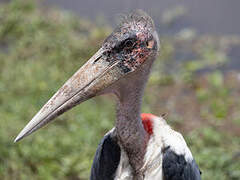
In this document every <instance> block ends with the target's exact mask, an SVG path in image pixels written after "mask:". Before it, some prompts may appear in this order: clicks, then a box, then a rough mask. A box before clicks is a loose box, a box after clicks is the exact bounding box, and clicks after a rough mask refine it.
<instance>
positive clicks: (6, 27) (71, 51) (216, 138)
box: [0, 1, 240, 180]
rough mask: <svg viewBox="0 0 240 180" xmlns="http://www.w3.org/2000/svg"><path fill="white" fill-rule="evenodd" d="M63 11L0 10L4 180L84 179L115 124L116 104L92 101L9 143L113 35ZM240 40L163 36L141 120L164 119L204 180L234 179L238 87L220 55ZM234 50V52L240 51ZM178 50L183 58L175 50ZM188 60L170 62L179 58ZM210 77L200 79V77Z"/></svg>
mask: <svg viewBox="0 0 240 180" xmlns="http://www.w3.org/2000/svg"><path fill="white" fill-rule="evenodd" d="M96 24H97V23H91V22H88V21H86V20H84V19H81V18H79V17H76V16H74V15H71V14H69V13H67V12H62V11H58V10H52V9H50V10H49V9H48V10H45V9H40V8H39V7H38V8H36V6H35V4H34V3H33V2H29V1H13V2H11V3H10V4H7V5H1V7H0V179H1V180H10V179H13V180H14V179H39V180H41V179H42V180H46V179H88V177H89V172H90V167H91V163H92V159H93V157H94V153H95V150H96V147H97V144H98V143H99V141H100V139H101V138H102V137H103V135H104V134H105V133H106V132H107V131H108V130H110V129H111V128H112V127H113V125H114V117H115V109H114V104H113V103H114V101H113V99H112V98H109V97H108V96H105V97H97V98H94V99H92V100H89V101H87V102H85V103H83V104H81V105H80V106H78V107H76V108H74V109H73V110H71V111H70V112H68V113H66V114H64V115H62V116H61V117H59V118H58V119H57V120H56V121H55V122H54V123H52V124H50V125H49V126H48V127H47V128H44V129H42V130H41V131H39V132H37V133H36V134H34V135H32V136H31V137H28V138H26V139H24V140H23V141H22V142H20V143H17V144H14V143H13V140H14V137H15V136H16V135H17V134H18V133H19V131H20V130H21V128H23V126H24V125H26V123H27V122H28V121H29V120H30V119H31V118H32V117H33V115H34V114H35V113H36V112H37V111H38V110H39V109H40V108H41V106H42V105H43V104H44V103H45V102H46V101H47V100H48V99H49V98H50V97H51V96H52V95H53V94H54V92H55V91H56V90H57V89H58V88H59V87H60V86H61V85H62V84H63V83H64V82H65V81H66V80H67V79H68V78H69V77H70V76H71V75H72V74H73V73H74V72H75V71H76V70H77V69H78V68H79V67H80V66H81V65H82V64H83V63H84V62H85V61H86V60H87V59H88V58H89V57H90V56H91V55H92V54H93V53H94V52H95V51H96V50H97V49H98V48H99V47H100V45H101V42H102V41H103V40H104V38H105V37H106V36H107V35H108V34H109V33H110V32H111V28H110V27H108V26H107V25H106V24H104V25H103V24H101V25H96ZM239 42H240V41H239V37H230V36H229V37H211V36H194V37H191V39H189V38H185V37H184V36H182V35H180V34H179V35H176V36H175V37H171V38H170V37H162V52H161V56H160V57H159V59H158V60H157V61H156V64H155V66H154V69H153V73H152V76H151V78H150V81H149V83H148V87H147V89H146V93H145V97H144V107H143V112H152V113H154V114H157V115H160V114H163V113H167V115H166V119H167V120H168V122H169V123H170V124H171V125H172V126H173V127H174V128H175V129H177V130H178V131H180V132H181V133H182V134H183V135H184V137H185V138H186V140H187V142H188V144H189V146H190V148H191V150H192V152H193V155H194V156H195V158H196V161H197V162H198V164H199V166H200V168H201V171H202V172H203V174H202V176H203V179H204V180H219V179H223V180H230V179H232V180H234V179H236V180H237V179H239V177H240V150H239V149H240V148H239V147H240V138H239V136H240V101H239V95H240V83H239V75H238V74H237V72H231V73H223V72H221V71H220V70H217V68H218V67H220V66H222V65H224V64H225V63H227V62H228V61H229V58H228V56H227V53H226V49H227V48H226V47H228V46H230V45H231V44H237V43H239ZM239 44H240V43H239ZM181 48H182V49H181ZM179 49H180V50H184V51H185V50H186V51H188V52H192V53H194V56H193V57H194V58H193V59H186V60H188V61H183V62H182V61H181V63H179V62H178V61H175V59H178V57H177V56H175V54H176V52H177V50H178V51H179ZM206 67H207V69H210V70H211V71H208V72H206V73H201V71H202V70H203V69H205V68H206Z"/></svg>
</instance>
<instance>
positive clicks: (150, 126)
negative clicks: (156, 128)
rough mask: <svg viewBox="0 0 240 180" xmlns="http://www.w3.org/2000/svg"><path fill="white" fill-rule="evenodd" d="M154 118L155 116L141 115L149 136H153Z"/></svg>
mask: <svg viewBox="0 0 240 180" xmlns="http://www.w3.org/2000/svg"><path fill="white" fill-rule="evenodd" d="M154 117H155V116H154V115H153V114H149V113H142V114H141V118H142V123H143V127H144V129H145V131H147V133H148V134H149V135H152V134H153V118H154Z"/></svg>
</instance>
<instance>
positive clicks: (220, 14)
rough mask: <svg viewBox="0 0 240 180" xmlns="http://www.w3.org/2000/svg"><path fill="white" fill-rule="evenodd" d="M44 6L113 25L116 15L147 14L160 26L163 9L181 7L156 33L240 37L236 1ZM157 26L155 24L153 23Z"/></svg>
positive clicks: (49, 1)
mask: <svg viewBox="0 0 240 180" xmlns="http://www.w3.org/2000/svg"><path fill="white" fill-rule="evenodd" d="M43 2H44V5H51V6H55V7H60V8H62V9H66V10H71V11H73V12H75V13H77V14H79V15H81V16H84V17H87V18H91V19H96V17H97V16H99V15H101V16H103V17H105V19H106V20H107V21H108V22H110V23H112V24H114V23H115V21H116V17H117V15H118V14H121V13H127V12H129V11H131V10H133V9H143V10H145V11H147V12H148V13H149V14H150V15H151V16H152V17H153V19H154V20H155V22H156V24H160V22H161V19H162V15H163V14H164V12H166V10H167V9H174V8H176V7H179V6H180V7H184V13H183V12H182V14H181V12H180V15H181V17H180V18H179V19H178V21H176V23H174V24H173V25H172V26H171V28H169V27H168V28H166V27H161V28H160V27H158V30H159V31H160V32H168V33H169V32H170V33H171V32H173V33H174V32H175V31H178V30H179V29H181V28H182V27H190V28H194V29H196V30H197V32H199V33H215V34H216V33H217V34H240V20H239V18H240V1H239V0H84V1H83V0H43ZM157 22H159V23H157Z"/></svg>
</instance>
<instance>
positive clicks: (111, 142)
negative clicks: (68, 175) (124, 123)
mask: <svg viewBox="0 0 240 180" xmlns="http://www.w3.org/2000/svg"><path fill="white" fill-rule="evenodd" d="M120 156H121V149H120V147H119V145H118V143H117V141H116V139H115V138H113V137H112V133H108V134H107V135H105V136H104V138H103V139H102V140H101V142H100V144H99V145H98V148H97V151H96V154H95V157H94V160H93V165H92V169H91V178H90V179H91V180H113V179H114V175H115V172H116V170H117V167H118V165H119V161H120Z"/></svg>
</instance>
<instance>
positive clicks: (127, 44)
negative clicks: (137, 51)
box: [124, 39, 134, 48]
mask: <svg viewBox="0 0 240 180" xmlns="http://www.w3.org/2000/svg"><path fill="white" fill-rule="evenodd" d="M124 44H125V47H126V48H131V47H132V46H133V44H134V43H133V41H132V40H130V39H128V40H126V42H125V43H124Z"/></svg>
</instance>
